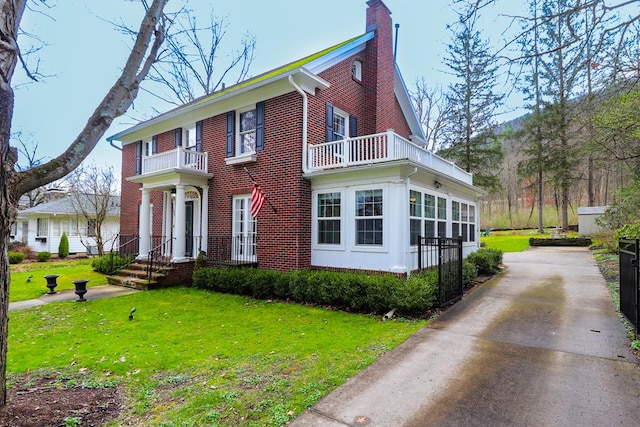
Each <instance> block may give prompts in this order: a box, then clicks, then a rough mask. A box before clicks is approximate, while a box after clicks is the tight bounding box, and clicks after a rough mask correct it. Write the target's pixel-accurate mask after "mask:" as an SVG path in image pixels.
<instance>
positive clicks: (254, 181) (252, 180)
mask: <svg viewBox="0 0 640 427" xmlns="http://www.w3.org/2000/svg"><path fill="white" fill-rule="evenodd" d="M244 171H245V172H246V173H247V175H249V179H250V180H251V182H253V184H254V185H257V186H258V187H260V185H258V183H257V182H256V180H255V179H253V175H251V172H249V169H247V167H246V166H245V167H244ZM264 199H265V200H266V201H267V203H268V204H269V206H271V209H273V211H274V212H275V213H278V210H277V209H276V207H275V206H273V204H272V203H271V200H269V198H268V197H267V195H266V194H265V195H264Z"/></svg>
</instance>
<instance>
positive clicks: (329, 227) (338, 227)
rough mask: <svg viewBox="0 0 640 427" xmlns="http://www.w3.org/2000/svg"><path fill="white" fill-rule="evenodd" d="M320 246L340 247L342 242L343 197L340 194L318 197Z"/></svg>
mask: <svg viewBox="0 0 640 427" xmlns="http://www.w3.org/2000/svg"><path fill="white" fill-rule="evenodd" d="M316 200H317V215H318V220H317V221H318V244H319V245H340V244H341V242H342V233H341V232H342V195H341V193H339V192H331V193H319V194H318V195H317V199H316Z"/></svg>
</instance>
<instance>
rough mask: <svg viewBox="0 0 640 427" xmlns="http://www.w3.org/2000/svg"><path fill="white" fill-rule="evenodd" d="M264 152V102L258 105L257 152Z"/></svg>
mask: <svg viewBox="0 0 640 427" xmlns="http://www.w3.org/2000/svg"><path fill="white" fill-rule="evenodd" d="M262 150H264V101H262V102H258V103H257V104H256V151H262Z"/></svg>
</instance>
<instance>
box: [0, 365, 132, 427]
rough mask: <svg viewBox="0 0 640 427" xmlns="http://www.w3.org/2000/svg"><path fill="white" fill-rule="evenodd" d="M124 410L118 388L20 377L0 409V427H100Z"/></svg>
mask: <svg viewBox="0 0 640 427" xmlns="http://www.w3.org/2000/svg"><path fill="white" fill-rule="evenodd" d="M123 408H124V398H123V396H122V392H121V390H120V388H119V387H109V388H104V387H96V388H83V387H79V386H76V387H64V386H61V384H60V383H59V380H52V379H46V378H40V379H34V378H31V377H29V376H24V377H21V378H20V379H19V380H18V381H17V383H16V384H14V385H13V387H12V388H10V389H9V390H8V391H7V405H6V406H4V407H0V426H4V427H49V426H51V427H59V426H76V425H77V426H82V427H91V426H95V427H98V426H103V425H105V424H106V423H107V422H109V421H113V420H115V419H116V418H118V416H119V415H120V413H121V412H122V410H123Z"/></svg>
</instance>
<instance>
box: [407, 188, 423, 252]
mask: <svg viewBox="0 0 640 427" xmlns="http://www.w3.org/2000/svg"><path fill="white" fill-rule="evenodd" d="M421 229H422V193H421V192H419V191H415V190H411V191H409V242H410V244H411V245H412V246H413V245H417V244H418V238H419V237H420V231H421Z"/></svg>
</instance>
